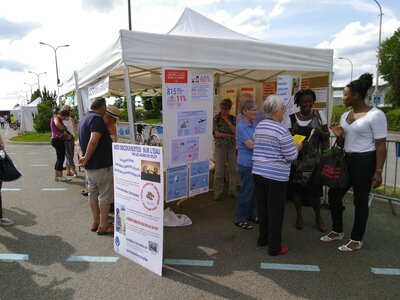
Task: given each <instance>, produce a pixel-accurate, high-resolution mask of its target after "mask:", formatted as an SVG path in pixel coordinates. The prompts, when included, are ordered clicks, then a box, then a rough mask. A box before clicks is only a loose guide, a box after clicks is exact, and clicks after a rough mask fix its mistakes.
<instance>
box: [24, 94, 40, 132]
mask: <svg viewBox="0 0 400 300" xmlns="http://www.w3.org/2000/svg"><path fill="white" fill-rule="evenodd" d="M41 102H42V98H40V97H38V98H36V99H35V100H34V101H32V102H31V103H29V104H28V105H24V106H22V107H21V131H28V132H34V131H36V130H35V128H34V127H33V118H34V116H35V115H36V114H37V113H38V109H37V105H38V104H39V103H41Z"/></svg>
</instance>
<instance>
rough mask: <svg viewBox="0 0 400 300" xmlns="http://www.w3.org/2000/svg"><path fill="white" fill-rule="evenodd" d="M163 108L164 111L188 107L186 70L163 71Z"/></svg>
mask: <svg viewBox="0 0 400 300" xmlns="http://www.w3.org/2000/svg"><path fill="white" fill-rule="evenodd" d="M163 71H164V77H163V79H164V82H163V85H162V86H163V101H166V102H165V104H166V105H164V106H163V109H165V110H176V109H186V108H187V107H188V105H187V102H188V70H184V69H182V70H176V69H164V70H163Z"/></svg>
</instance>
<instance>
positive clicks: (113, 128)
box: [104, 105, 120, 143]
mask: <svg viewBox="0 0 400 300" xmlns="http://www.w3.org/2000/svg"><path fill="white" fill-rule="evenodd" d="M119 113H120V111H119V109H118V107H116V106H114V105H108V106H107V110H106V115H105V116H104V122H105V123H106V125H107V128H108V131H109V132H110V136H111V139H112V140H113V142H115V143H116V142H118V134H117V122H118V119H119Z"/></svg>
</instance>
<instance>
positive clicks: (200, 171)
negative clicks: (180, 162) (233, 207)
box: [189, 160, 210, 196]
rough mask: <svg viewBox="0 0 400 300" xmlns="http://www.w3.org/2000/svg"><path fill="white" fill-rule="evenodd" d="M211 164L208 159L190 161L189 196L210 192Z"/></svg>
mask: <svg viewBox="0 0 400 300" xmlns="http://www.w3.org/2000/svg"><path fill="white" fill-rule="evenodd" d="M209 166H210V162H209V161H208V160H205V161H199V162H192V163H190V177H189V196H194V195H198V194H202V193H206V192H208V190H209V177H210V176H209V175H210V172H209Z"/></svg>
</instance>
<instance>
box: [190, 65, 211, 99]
mask: <svg viewBox="0 0 400 300" xmlns="http://www.w3.org/2000/svg"><path fill="white" fill-rule="evenodd" d="M212 76H213V75H212V73H211V72H206V71H197V70H196V71H191V72H190V83H191V85H190V100H192V101H199V100H200V101H207V100H210V99H212V96H213V85H212V80H211V79H212Z"/></svg>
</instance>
